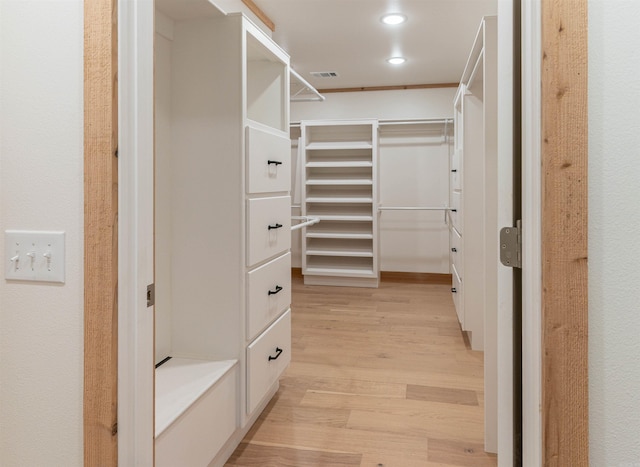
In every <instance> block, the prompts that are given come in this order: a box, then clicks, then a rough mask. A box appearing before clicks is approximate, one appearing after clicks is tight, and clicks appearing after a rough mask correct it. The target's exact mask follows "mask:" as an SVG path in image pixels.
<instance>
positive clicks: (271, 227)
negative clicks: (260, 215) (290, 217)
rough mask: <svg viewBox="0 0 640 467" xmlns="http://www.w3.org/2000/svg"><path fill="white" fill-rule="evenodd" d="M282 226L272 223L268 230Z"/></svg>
mask: <svg viewBox="0 0 640 467" xmlns="http://www.w3.org/2000/svg"><path fill="white" fill-rule="evenodd" d="M280 227H282V224H274V225H270V226H269V228H268V229H267V230H273V229H279V228H280Z"/></svg>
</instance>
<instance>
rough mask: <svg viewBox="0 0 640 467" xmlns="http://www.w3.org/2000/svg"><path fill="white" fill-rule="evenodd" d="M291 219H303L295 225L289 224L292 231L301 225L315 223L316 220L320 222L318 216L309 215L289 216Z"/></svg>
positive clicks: (306, 225)
mask: <svg viewBox="0 0 640 467" xmlns="http://www.w3.org/2000/svg"><path fill="white" fill-rule="evenodd" d="M291 219H292V220H296V221H303V222H301V223H299V224H296V225H292V226H291V231H292V232H293V231H294V230H298V229H301V228H303V227H309V226H310V225H313V224H317V223H318V222H320V218H319V217H310V216H291Z"/></svg>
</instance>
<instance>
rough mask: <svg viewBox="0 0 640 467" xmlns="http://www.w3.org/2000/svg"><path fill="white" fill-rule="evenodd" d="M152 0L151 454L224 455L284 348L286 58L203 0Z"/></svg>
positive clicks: (281, 365) (209, 459) (260, 398)
mask: <svg viewBox="0 0 640 467" xmlns="http://www.w3.org/2000/svg"><path fill="white" fill-rule="evenodd" d="M156 6H157V9H158V10H157V15H156V21H157V23H156V24H157V35H156V73H155V75H156V125H157V131H156V148H157V149H156V152H157V154H156V252H155V257H156V291H157V294H156V312H157V330H156V347H157V352H156V360H157V361H160V360H163V359H165V357H171V359H170V360H168V361H167V362H166V363H163V364H162V365H160V366H159V367H158V368H157V369H156V399H155V407H156V441H155V448H156V456H155V459H156V466H158V467H161V466H171V467H173V466H176V465H211V466H219V465H223V464H224V462H225V461H226V460H227V458H228V457H229V455H231V453H232V452H233V450H234V449H235V448H236V446H237V445H238V443H239V442H240V440H241V439H242V437H243V436H244V434H245V433H246V432H247V431H248V430H249V428H250V427H251V425H252V424H253V422H254V421H255V420H256V419H257V417H258V415H259V414H260V412H261V411H262V410H263V409H264V407H265V406H266V404H267V403H268V401H269V400H270V399H271V397H272V396H273V394H275V392H276V390H277V388H278V378H279V376H280V375H281V373H282V372H283V371H284V369H285V368H286V366H287V365H288V363H289V361H290V358H291V313H290V309H289V307H290V303H291V254H290V240H291V234H290V223H291V213H290V206H291V198H290V190H291V165H290V164H291V149H290V146H291V142H290V140H289V128H288V124H289V107H288V101H289V58H288V56H287V55H286V53H284V52H283V51H282V50H281V49H280V48H279V47H278V46H277V45H275V43H273V42H272V41H271V39H270V38H268V37H267V36H266V35H265V34H264V33H263V32H262V31H261V30H260V29H259V28H257V27H256V26H255V25H254V24H252V23H251V22H250V21H249V20H248V19H247V18H245V17H244V16H242V15H240V14H231V15H226V16H225V15H222V14H221V13H220V12H219V11H218V10H217V8H215V7H214V6H213V5H211V4H210V3H209V2H208V1H206V0H203V1H200V2H197V1H193V2H181V1H179V0H175V1H170V0H161V1H158V2H157V4H156ZM192 13H193V14H192Z"/></svg>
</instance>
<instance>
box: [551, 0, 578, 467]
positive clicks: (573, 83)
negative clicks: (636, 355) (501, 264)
mask: <svg viewBox="0 0 640 467" xmlns="http://www.w3.org/2000/svg"><path fill="white" fill-rule="evenodd" d="M542 53H543V58H542V138H543V144H542V168H543V175H542V177H543V180H542V290H543V292H542V320H543V321H542V323H543V324H542V336H543V337H542V372H543V373H542V378H543V383H542V384H543V395H542V401H543V402H542V403H543V422H542V423H543V463H544V465H545V466H567V465H575V466H586V465H589V418H588V415H589V414H588V407H589V398H588V397H589V395H588V359H587V356H588V338H587V332H588V327H587V315H588V313H587V292H588V289H587V273H588V269H587V267H588V266H587V195H588V193H587V156H588V150H587V149H588V148H587V130H588V128H587V127H588V121H587V1H586V0H565V1H562V0H543V2H542Z"/></svg>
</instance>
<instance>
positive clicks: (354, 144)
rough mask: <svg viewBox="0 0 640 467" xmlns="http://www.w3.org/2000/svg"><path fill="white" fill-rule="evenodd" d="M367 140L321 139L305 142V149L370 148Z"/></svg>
mask: <svg viewBox="0 0 640 467" xmlns="http://www.w3.org/2000/svg"><path fill="white" fill-rule="evenodd" d="M372 147H373V146H372V145H371V142H368V141H322V142H315V143H309V144H307V150H309V151H313V150H329V149H331V150H337V149H371V148H372Z"/></svg>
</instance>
